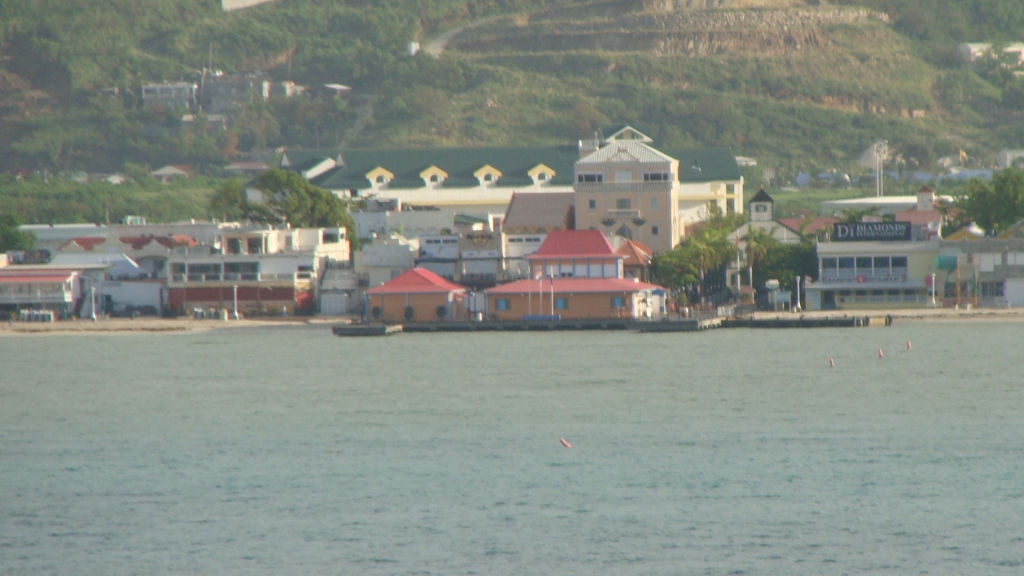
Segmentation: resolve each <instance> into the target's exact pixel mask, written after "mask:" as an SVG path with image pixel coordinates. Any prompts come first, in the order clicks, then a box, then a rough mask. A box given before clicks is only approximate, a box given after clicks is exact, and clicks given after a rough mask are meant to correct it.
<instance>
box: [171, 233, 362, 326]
mask: <svg viewBox="0 0 1024 576" xmlns="http://www.w3.org/2000/svg"><path fill="white" fill-rule="evenodd" d="M349 259H350V253H349V242H348V238H347V237H346V230H345V228H299V229H291V228H285V229H279V228H262V227H246V228H237V229H226V230H224V231H222V233H221V235H220V237H218V238H217V239H216V240H215V241H214V243H213V244H212V245H208V246H207V245H204V246H198V247H195V248H182V249H178V250H175V251H174V252H173V253H171V254H170V255H169V256H168V259H167V307H168V308H169V309H170V310H172V311H175V312H179V313H187V312H188V311H189V310H190V309H192V308H220V309H227V308H233V306H234V303H235V301H237V303H238V310H239V311H240V312H242V313H244V314H247V315H253V314H275V315H276V314H279V313H284V314H294V313H295V312H302V313H312V312H314V311H315V309H316V301H317V297H318V291H319V283H320V280H321V278H322V276H323V274H324V273H325V272H326V271H327V270H328V269H330V268H331V267H332V266H336V265H340V264H339V263H347V262H348V261H349ZM232 312H234V310H232Z"/></svg>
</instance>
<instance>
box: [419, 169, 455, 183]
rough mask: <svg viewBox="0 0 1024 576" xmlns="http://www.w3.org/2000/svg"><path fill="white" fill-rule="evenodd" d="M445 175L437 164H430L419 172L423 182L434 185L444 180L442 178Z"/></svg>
mask: <svg viewBox="0 0 1024 576" xmlns="http://www.w3.org/2000/svg"><path fill="white" fill-rule="evenodd" d="M447 177H448V173H447V172H445V171H444V170H441V169H440V168H438V167H437V166H431V167H429V168H427V169H426V170H424V171H422V172H420V178H423V183H424V184H426V185H427V186H436V185H438V184H440V183H442V182H444V179H445V178H447Z"/></svg>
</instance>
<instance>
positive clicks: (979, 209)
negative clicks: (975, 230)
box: [958, 169, 1024, 233]
mask: <svg viewBox="0 0 1024 576" xmlns="http://www.w3.org/2000/svg"><path fill="white" fill-rule="evenodd" d="M958 204H959V207H960V208H961V209H962V210H963V211H964V213H965V214H967V216H969V217H970V218H971V219H972V220H974V222H975V224H977V225H978V226H981V227H982V228H984V229H985V230H986V231H987V232H990V233H998V232H1001V231H1003V230H1005V229H1007V228H1009V227H1010V226H1012V225H1013V224H1015V223H1016V222H1017V221H1019V220H1020V219H1021V218H1024V170H1015V169H1007V170H1002V171H1000V172H997V173H996V175H995V176H994V177H993V178H992V182H991V183H988V182H984V181H982V180H974V181H972V182H971V184H970V185H969V186H968V188H967V194H966V195H965V196H964V197H963V198H961V199H960V201H959V202H958Z"/></svg>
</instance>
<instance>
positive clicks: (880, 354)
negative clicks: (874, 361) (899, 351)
mask: <svg viewBox="0 0 1024 576" xmlns="http://www.w3.org/2000/svg"><path fill="white" fill-rule="evenodd" d="M878 357H879V358H885V354H882V349H881V348H879V349H878Z"/></svg>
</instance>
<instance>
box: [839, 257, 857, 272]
mask: <svg viewBox="0 0 1024 576" xmlns="http://www.w3.org/2000/svg"><path fill="white" fill-rule="evenodd" d="M838 260H839V269H840V270H851V271H852V270H853V257H852V256H844V257H842V258H839V259H838Z"/></svg>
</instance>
